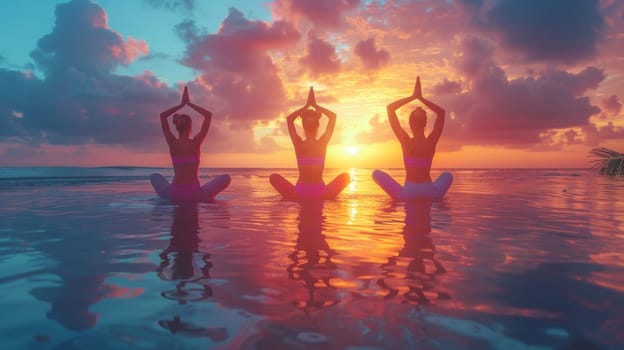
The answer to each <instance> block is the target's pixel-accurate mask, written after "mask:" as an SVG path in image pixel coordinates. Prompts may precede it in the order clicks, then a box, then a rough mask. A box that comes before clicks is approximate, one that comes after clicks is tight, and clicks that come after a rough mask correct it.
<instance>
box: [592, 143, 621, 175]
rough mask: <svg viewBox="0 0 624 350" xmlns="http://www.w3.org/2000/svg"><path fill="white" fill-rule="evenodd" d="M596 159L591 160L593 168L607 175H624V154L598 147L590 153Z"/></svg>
mask: <svg viewBox="0 0 624 350" xmlns="http://www.w3.org/2000/svg"><path fill="white" fill-rule="evenodd" d="M589 155H590V156H591V157H594V159H592V160H590V162H591V163H592V165H591V168H592V169H595V170H597V171H599V172H600V173H601V174H607V175H624V153H620V152H617V151H614V150H611V149H608V148H604V147H598V148H594V149H592V150H590V151H589Z"/></svg>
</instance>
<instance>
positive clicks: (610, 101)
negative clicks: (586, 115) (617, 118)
mask: <svg viewBox="0 0 624 350" xmlns="http://www.w3.org/2000/svg"><path fill="white" fill-rule="evenodd" d="M601 102H602V108H604V109H605V111H607V112H608V113H609V114H611V115H617V114H618V113H620V111H621V110H622V103H621V102H620V100H619V98H618V97H617V96H616V95H611V96H609V97H605V98H603V99H602V101H601Z"/></svg>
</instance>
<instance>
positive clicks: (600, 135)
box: [583, 122, 624, 146]
mask: <svg viewBox="0 0 624 350" xmlns="http://www.w3.org/2000/svg"><path fill="white" fill-rule="evenodd" d="M583 134H584V135H585V143H586V144H587V145H589V146H597V145H600V144H601V143H604V142H606V141H609V140H622V139H624V128H623V127H620V126H615V125H613V123H611V122H609V123H607V124H606V125H603V126H597V125H596V124H593V123H592V124H589V125H586V126H584V127H583Z"/></svg>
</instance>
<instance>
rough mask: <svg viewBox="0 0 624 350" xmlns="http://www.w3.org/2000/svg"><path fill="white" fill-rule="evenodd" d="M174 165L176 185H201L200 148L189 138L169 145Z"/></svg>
mask: <svg viewBox="0 0 624 350" xmlns="http://www.w3.org/2000/svg"><path fill="white" fill-rule="evenodd" d="M169 154H170V155H171V161H172V163H173V172H174V177H173V183H174V184H194V183H199V177H198V172H199V160H200V155H201V154H200V147H199V145H198V144H196V142H194V141H193V140H191V139H188V138H179V139H176V140H175V141H173V142H171V143H170V144H169Z"/></svg>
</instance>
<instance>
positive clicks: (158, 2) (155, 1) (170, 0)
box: [143, 0, 195, 11]
mask: <svg viewBox="0 0 624 350" xmlns="http://www.w3.org/2000/svg"><path fill="white" fill-rule="evenodd" d="M143 1H144V2H145V3H146V4H147V5H149V6H151V7H153V8H165V9H168V10H187V11H192V10H194V9H195V0H143Z"/></svg>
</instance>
